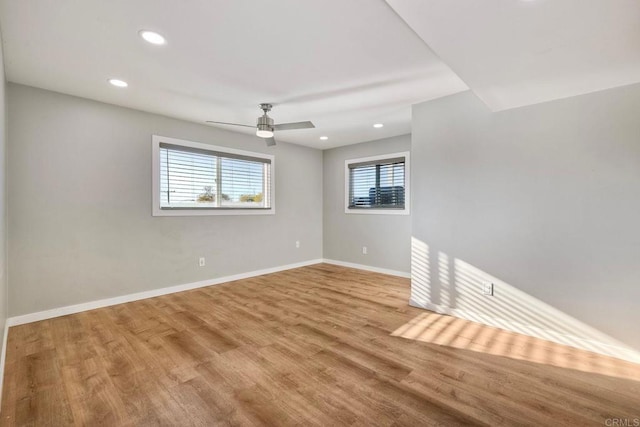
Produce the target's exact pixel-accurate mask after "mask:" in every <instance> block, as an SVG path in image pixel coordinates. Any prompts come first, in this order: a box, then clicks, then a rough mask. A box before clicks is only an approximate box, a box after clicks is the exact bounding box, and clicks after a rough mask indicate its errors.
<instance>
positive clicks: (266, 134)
mask: <svg viewBox="0 0 640 427" xmlns="http://www.w3.org/2000/svg"><path fill="white" fill-rule="evenodd" d="M271 107H273V106H272V105H271V104H266V103H265V104H260V109H261V110H262V111H263V113H264V114H263V115H262V116H260V117H258V119H257V120H256V125H255V126H250V125H243V124H239V123H227V122H215V121H212V120H207V123H213V124H219V125H230V126H242V127H249V128H253V127H255V128H256V136H258V137H260V138H264V140H265V141H266V143H267V145H268V146H272V145H276V140H275V139H274V138H273V134H274V131H282V130H293V129H311V128H315V126H314V124H313V123H311V122H308V121H307V122H295V123H279V124H275V123H274V122H273V119H272V118H271V117H269V114H268V113H269V111H271Z"/></svg>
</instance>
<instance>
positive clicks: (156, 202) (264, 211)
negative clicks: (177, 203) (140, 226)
mask: <svg viewBox="0 0 640 427" xmlns="http://www.w3.org/2000/svg"><path fill="white" fill-rule="evenodd" d="M160 143H165V144H171V145H177V146H182V147H187V148H197V149H200V150H206V151H216V152H218V153H223V154H224V153H227V154H232V155H233V154H235V155H240V156H247V157H255V158H259V159H267V160H269V161H270V162H271V168H270V178H271V179H270V180H269V181H270V182H269V184H270V186H269V189H268V191H269V194H270V207H268V208H210V207H209V208H188V207H185V208H179V209H162V208H161V207H160ZM151 157H152V164H151V177H152V178H151V182H152V185H151V187H152V189H151V191H152V197H151V213H152V216H215V215H274V214H275V213H276V203H275V201H276V192H275V170H276V169H275V162H276V159H275V156H274V155H271V154H265V153H256V152H253V151H245V150H238V149H235V148H229V147H221V146H219V145H213V144H205V143H202V142H194V141H187V140H184V139H177V138H170V137H166V136H161V135H152V137H151Z"/></svg>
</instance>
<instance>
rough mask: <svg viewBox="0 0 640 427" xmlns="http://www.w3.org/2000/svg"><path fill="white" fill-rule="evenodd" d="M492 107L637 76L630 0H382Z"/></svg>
mask: <svg viewBox="0 0 640 427" xmlns="http://www.w3.org/2000/svg"><path fill="white" fill-rule="evenodd" d="M387 3H389V4H390V5H391V6H392V7H393V8H394V10H395V11H396V12H397V13H398V14H399V15H400V16H401V17H402V18H403V19H404V20H405V21H406V22H407V23H408V24H409V25H410V26H411V28H413V30H414V31H415V32H416V33H417V34H418V35H420V37H421V38H422V39H423V40H424V41H425V43H427V44H428V45H429V46H430V47H431V49H433V50H434V52H435V53H436V54H437V55H439V57H440V58H441V59H442V60H443V61H445V62H446V63H447V64H448V65H449V66H450V67H451V68H452V69H453V70H454V71H455V72H456V73H457V74H458V75H459V76H460V77H461V78H462V79H463V80H464V81H465V82H466V83H467V84H468V85H469V86H470V87H471V89H472V90H473V91H474V92H475V93H476V94H477V95H478V97H480V99H482V100H483V101H484V102H485V103H486V104H487V105H488V106H489V108H491V109H492V110H494V111H498V110H504V109H507V108H514V107H519V106H523V105H529V104H535V103H539V102H544V101H549V100H552V99H558V98H565V97H569V96H574V95H579V94H583V93H588V92H593V91H597V90H603V89H608V88H612V87H616V86H623V85H628V84H632V83H637V82H639V81H640V1H638V0H529V1H525V0H481V1H480V0H430V1H425V0H387Z"/></svg>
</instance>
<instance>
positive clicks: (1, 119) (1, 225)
mask: <svg viewBox="0 0 640 427" xmlns="http://www.w3.org/2000/svg"><path fill="white" fill-rule="evenodd" d="M5 90H6V83H5V76H4V59H3V53H2V39H1V38H0V343H2V340H3V339H4V325H5V322H6V320H7V157H6V153H7V115H6V93H5ZM2 375H3V372H0V390H2ZM0 394H1V393H0Z"/></svg>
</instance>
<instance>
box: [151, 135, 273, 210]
mask: <svg viewBox="0 0 640 427" xmlns="http://www.w3.org/2000/svg"><path fill="white" fill-rule="evenodd" d="M159 155H160V159H159V160H160V182H159V183H160V186H159V187H160V188H159V191H160V209H269V208H270V207H271V194H270V189H271V160H269V159H268V158H261V157H251V156H245V155H239V154H232V153H224V152H219V151H213V150H206V149H200V148H193V147H188V146H181V145H174V144H169V143H162V142H161V143H160V150H159Z"/></svg>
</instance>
